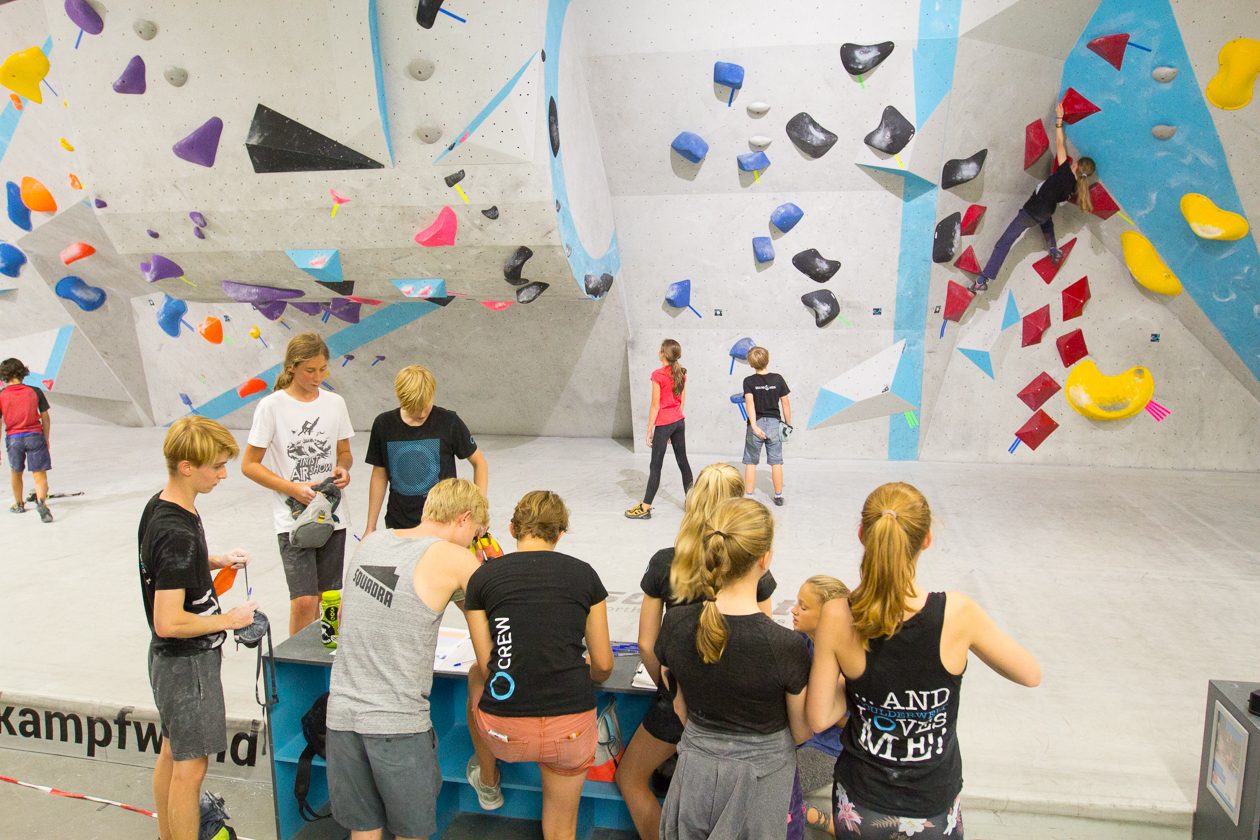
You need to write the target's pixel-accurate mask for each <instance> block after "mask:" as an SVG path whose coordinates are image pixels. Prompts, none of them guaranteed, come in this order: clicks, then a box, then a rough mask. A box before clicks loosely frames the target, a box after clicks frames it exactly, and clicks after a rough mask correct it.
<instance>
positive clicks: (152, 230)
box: [145, 228, 161, 239]
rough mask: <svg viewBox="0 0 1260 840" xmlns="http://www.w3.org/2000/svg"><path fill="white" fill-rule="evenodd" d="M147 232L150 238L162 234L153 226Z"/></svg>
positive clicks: (155, 237)
mask: <svg viewBox="0 0 1260 840" xmlns="http://www.w3.org/2000/svg"><path fill="white" fill-rule="evenodd" d="M145 233H147V234H149V238H150V239H157V238H158V237H159V236H161V234H160V233H158V232H157V231H156V230H154V229H153V228H149V229H148V230H146V231H145Z"/></svg>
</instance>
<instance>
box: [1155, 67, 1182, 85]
mask: <svg viewBox="0 0 1260 840" xmlns="http://www.w3.org/2000/svg"><path fill="white" fill-rule="evenodd" d="M1151 78H1152V79H1154V80H1155V81H1157V82H1171V81H1172V80H1173V79H1175V78H1177V68H1176V67H1156V68H1155V69H1154V70H1152V71H1151Z"/></svg>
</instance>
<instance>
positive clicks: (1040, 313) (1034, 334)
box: [1020, 303, 1050, 347]
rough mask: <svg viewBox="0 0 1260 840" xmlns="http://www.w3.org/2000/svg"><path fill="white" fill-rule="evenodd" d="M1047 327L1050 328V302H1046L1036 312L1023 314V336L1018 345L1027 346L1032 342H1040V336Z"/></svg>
mask: <svg viewBox="0 0 1260 840" xmlns="http://www.w3.org/2000/svg"><path fill="white" fill-rule="evenodd" d="M1048 329H1050V304H1048V303H1047V304H1046V305H1045V306H1043V307H1041V308H1040V309H1038V310H1037V311H1036V312H1029V313H1028V314H1027V315H1025V316H1024V321H1023V330H1024V338H1023V343H1021V344H1020V346H1021V347H1028V346H1029V345H1032V344H1040V343H1041V337H1042V336H1044V335H1045V334H1046V330H1048Z"/></svg>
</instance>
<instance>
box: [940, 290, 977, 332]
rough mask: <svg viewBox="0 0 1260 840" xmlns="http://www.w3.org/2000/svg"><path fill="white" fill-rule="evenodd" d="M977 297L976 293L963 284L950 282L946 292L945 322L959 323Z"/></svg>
mask: <svg viewBox="0 0 1260 840" xmlns="http://www.w3.org/2000/svg"><path fill="white" fill-rule="evenodd" d="M975 297H976V293H975V292H972V291H969V290H968V289H967V287H965V286H963V285H962V284H961V283H955V282H954V281H953V280H950V281H949V286H948V287H947V288H946V290H945V315H944V317H945V320H946V321H953V322H954V323H958V321H959V320H960V319H961V318H962V316H963V313H964V312H966V311H967V307H968V306H971V301H972V300H974V299H975Z"/></svg>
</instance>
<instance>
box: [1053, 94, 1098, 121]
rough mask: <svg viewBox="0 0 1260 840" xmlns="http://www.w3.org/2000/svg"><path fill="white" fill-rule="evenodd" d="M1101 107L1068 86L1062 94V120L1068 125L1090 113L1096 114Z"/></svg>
mask: <svg viewBox="0 0 1260 840" xmlns="http://www.w3.org/2000/svg"><path fill="white" fill-rule="evenodd" d="M1101 110H1102V109H1101V108H1099V107H1098V106H1097V105H1095V104H1094V103H1093V102H1090V101H1089V100H1088V99H1086V98H1085V97H1083V96H1081V94H1080V93H1078V92H1077V90H1076V89H1075V88H1068V89H1067V93H1065V94H1063V121H1064V122H1065V123H1067V124H1068V125H1072V124H1073V123H1078V122H1080V121H1081V120H1083V119H1085V118H1086V117H1088V116H1089V115H1090V114H1097V113H1098V112H1099V111H1101Z"/></svg>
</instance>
